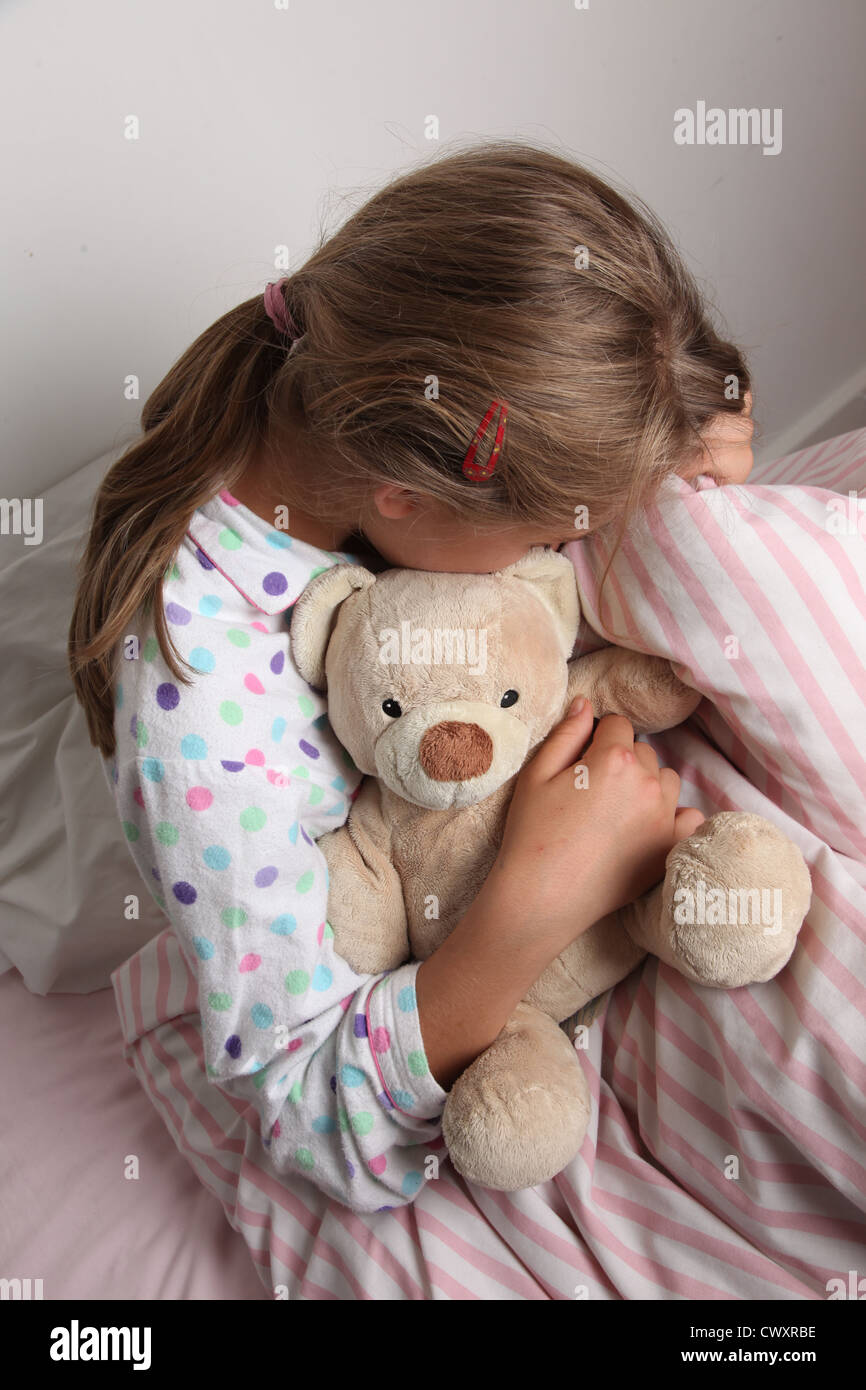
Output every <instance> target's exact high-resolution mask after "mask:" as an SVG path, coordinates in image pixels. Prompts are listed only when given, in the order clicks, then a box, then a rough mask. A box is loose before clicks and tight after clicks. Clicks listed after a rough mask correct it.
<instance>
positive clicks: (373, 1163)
mask: <svg viewBox="0 0 866 1390" xmlns="http://www.w3.org/2000/svg"><path fill="white" fill-rule="evenodd" d="M367 1167H368V1168H369V1169H370V1172H371V1173H375V1174H376V1177H377V1178H379V1177H381V1176H382V1174H383V1173H384V1171H385V1169H386V1168H387V1167H388V1160H387V1158H386V1157H385V1155H384V1154H377V1155H376V1157H375V1158H371V1159H370V1162H369V1163H368V1164H367ZM380 1210H381V1208H380Z"/></svg>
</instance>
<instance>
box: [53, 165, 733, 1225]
mask: <svg viewBox="0 0 866 1390" xmlns="http://www.w3.org/2000/svg"><path fill="white" fill-rule="evenodd" d="M732 380H735V381H736V382H737V383H738V386H739V390H740V392H742V393H744V395H743V399H740V398H738V397H735V398H734V399H729V397H730V396H731V395H732V393H731V391H730V390H729V389H726V388H727V387H728V386H729V384H730V382H731V381H732ZM748 387H749V379H748V374H747V370H746V367H745V364H744V362H743V359H742V357H741V355H740V354H739V352H738V351H737V349H736V348H734V347H733V346H732V345H731V344H729V343H727V342H724V341H722V340H721V339H720V338H719V337H718V336H717V335H716V333H715V331H714V330H713V327H712V326H711V324H710V322H709V319H708V317H707V313H706V310H705V307H704V306H703V304H702V303H701V300H700V296H699V294H698V291H697V289H696V287H695V285H694V283H693V282H692V280H691V278H690V277H689V275H688V273H687V272H686V270H685V269H684V267H683V265H682V264H681V262H680V260H679V259H678V257H677V254H676V252H675V250H674V248H673V246H672V245H671V243H670V241H669V240H668V238H667V237H666V235H665V233H664V231H663V230H662V228H661V227H660V226H659V225H658V223H657V221H656V220H655V219H654V217H653V215H652V214H651V213H650V212H649V211H648V210H646V209H642V208H641V209H638V208H636V207H633V206H631V205H630V204H629V203H628V202H627V201H626V200H625V199H624V198H623V197H622V196H620V195H619V194H618V193H616V192H614V191H613V190H612V189H611V188H610V187H608V186H607V185H606V184H605V183H604V182H602V180H600V179H599V178H598V177H596V176H595V175H594V174H592V173H590V172H588V171H587V170H585V169H583V168H581V167H580V166H579V165H577V164H574V163H572V162H570V161H568V160H567V159H565V158H563V157H561V156H559V155H557V154H553V153H549V152H546V151H544V150H540V149H535V148H530V147H527V146H524V145H522V144H520V143H511V142H501V143H491V144H485V145H482V146H481V147H478V148H473V149H469V150H468V151H465V152H462V153H458V154H452V155H449V156H446V157H442V158H438V159H436V160H434V161H432V162H431V163H429V164H427V165H426V166H423V167H421V168H419V169H417V170H416V171H414V172H412V173H410V174H409V175H407V176H405V177H401V178H398V179H396V180H395V181H394V182H392V183H391V184H390V185H388V186H387V187H385V188H384V189H383V190H382V191H381V192H379V193H378V194H377V195H376V196H375V197H373V198H372V199H371V200H370V201H369V202H368V203H367V204H366V205H365V206H364V207H362V208H361V209H360V211H358V212H357V213H356V214H355V215H354V216H353V217H351V218H350V219H349V221H348V222H347V223H346V224H345V225H344V226H343V228H342V229H341V230H340V231H339V232H338V233H337V234H336V235H334V236H332V237H331V238H330V239H329V240H327V241H325V242H324V243H323V244H322V245H320V247H319V248H318V250H317V251H316V252H315V253H314V255H312V256H311V258H310V259H309V261H308V262H307V263H306V264H305V265H304V266H303V267H302V269H300V270H299V271H298V272H297V273H296V274H294V275H292V276H289V277H288V278H287V280H285V281H281V282H280V283H279V284H278V285H271V286H269V287H268V289H267V291H266V292H265V295H264V296H260V295H257V296H255V297H254V298H253V299H250V300H248V301H246V302H245V303H243V304H241V305H239V306H238V307H237V308H235V309H233V310H231V311H230V312H229V313H227V314H225V315H224V316H223V317H222V318H221V319H220V320H219V321H218V322H217V323H215V324H214V325H213V326H212V327H211V328H209V329H208V330H207V331H206V332H204V333H203V334H202V335H201V337H200V338H199V339H197V341H196V342H195V343H194V344H193V345H192V346H191V347H190V348H189V349H188V351H187V352H186V353H185V354H184V355H183V356H182V357H181V359H180V360H179V362H178V363H177V364H176V365H175V366H174V367H173V368H172V370H171V371H170V372H169V374H168V376H167V377H166V378H165V380H164V381H162V382H161V383H160V385H159V386H158V387H157V388H156V390H155V391H154V392H153V394H152V396H151V397H150V399H149V400H148V402H147V404H146V406H145V409H144V412H143V416H142V423H143V427H144V433H143V436H142V438H141V439H140V440H139V441H138V442H137V443H135V444H134V445H132V446H131V447H130V448H129V449H128V450H127V451H126V453H125V454H124V455H123V457H122V458H120V459H119V460H118V461H117V462H116V463H115V464H114V466H113V467H112V468H111V470H110V471H109V473H108V475H107V476H106V478H105V481H104V482H103V484H102V487H101V489H100V491H99V494H98V497H97V500H96V506H95V513H94V518H93V524H92V529H91V533H90V538H89V543H88V546H87V550H86V553H85V556H84V559H83V563H82V567H81V577H80V583H79V588H78V594H77V598H76V603H75V611H74V615H73V619H72V625H71V630H70V662H71V668H72V671H73V676H74V681H75V687H76V691H77V694H78V698H79V699H80V700H81V702H82V704H83V706H84V708H85V711H86V714H87V718H88V722H89V728H90V732H91V737H92V740H93V742H94V744H95V745H96V746H97V747H98V748H99V749H100V751H101V753H102V754H103V756H104V758H105V760H106V767H107V770H108V771H109V775H110V777H111V780H112V784H113V787H114V791H115V795H116V799H117V804H118V810H119V814H120V817H121V819H122V821H123V824H124V830H125V833H126V836H127V839H128V842H129V845H130V849H131V851H132V854H133V857H134V858H135V861H136V863H137V865H138V868H139V870H140V872H141V874H142V875H143V877H144V878H145V880H146V881H147V883H148V885H149V886H150V888H151V890H152V891H153V892H154V894H155V896H156V898H157V901H158V902H159V903H160V905H161V906H162V907H163V908H164V910H165V912H166V913H167V915H168V917H169V919H170V921H171V925H172V928H173V930H174V932H175V933H176V936H177V939H178V941H179V943H180V946H181V948H182V951H183V954H184V956H185V957H186V958H187V960H188V962H189V964H190V967H191V968H192V969H193V970H194V971H195V974H196V978H197V982H198V1008H199V1011H200V1014H201V1022H202V1032H203V1040H204V1056H205V1064H206V1071H207V1076H208V1078H209V1079H210V1081H211V1082H212V1083H214V1084H216V1085H218V1086H220V1087H222V1088H223V1089H224V1090H225V1091H227V1092H228V1093H229V1094H231V1095H234V1096H238V1097H241V1098H244V1099H245V1100H247V1101H249V1102H250V1103H251V1105H252V1106H254V1107H255V1109H256V1110H257V1111H258V1114H259V1116H260V1133H261V1136H262V1142H263V1144H264V1146H265V1149H266V1150H267V1158H268V1161H269V1162H270V1163H271V1165H272V1166H273V1168H274V1170H275V1171H276V1172H278V1173H280V1174H282V1175H284V1176H285V1177H286V1178H287V1180H288V1178H289V1176H290V1175H302V1176H306V1177H307V1178H309V1180H310V1181H312V1182H314V1183H316V1184H317V1185H318V1186H319V1187H320V1188H322V1189H323V1190H324V1191H325V1192H327V1193H328V1194H329V1195H330V1196H332V1197H334V1198H336V1199H337V1200H338V1201H341V1202H343V1203H345V1204H346V1205H347V1206H349V1207H353V1208H354V1209H356V1210H361V1211H372V1210H382V1209H386V1208H389V1207H393V1206H395V1205H400V1204H405V1203H406V1202H410V1201H411V1200H412V1199H413V1198H414V1197H415V1196H416V1195H417V1193H418V1191H419V1190H420V1188H421V1187H422V1185H423V1183H424V1182H425V1181H426V1180H427V1176H428V1173H429V1172H430V1171H431V1170H430V1168H429V1166H428V1165H427V1164H426V1161H425V1160H426V1158H427V1157H428V1156H429V1153H430V1150H431V1148H435V1147H436V1145H437V1143H440V1144H441V1138H440V1137H439V1136H438V1125H439V1119H440V1117H441V1112H442V1107H443V1105H444V1103H445V1099H446V1096H447V1091H448V1088H449V1087H450V1086H451V1085H452V1084H453V1082H454V1080H455V1078H456V1077H457V1076H458V1075H459V1073H460V1072H461V1071H462V1070H464V1069H465V1068H466V1067H467V1066H468V1065H469V1064H470V1062H471V1061H472V1060H473V1059H474V1058H475V1057H477V1056H478V1055H479V1054H480V1053H481V1052H482V1051H483V1050H484V1049H485V1048H486V1047H487V1046H489V1044H490V1043H491V1042H492V1041H493V1039H494V1038H495V1037H496V1036H497V1034H498V1033H499V1031H500V1030H501V1028H502V1027H503V1025H504V1024H505V1022H506V1021H507V1019H508V1018H509V1016H510V1015H511V1013H512V1012H513V1010H514V1008H515V1006H516V1005H517V1003H518V1002H519V1001H520V999H521V998H522V997H523V995H524V994H525V993H526V991H527V989H528V988H529V987H530V985H531V984H532V983H533V982H534V981H535V979H536V978H537V977H538V976H539V975H540V974H541V972H542V971H543V970H544V969H545V967H546V966H547V965H548V964H549V963H550V961H552V960H553V959H554V958H555V957H556V956H557V955H558V954H559V953H560V951H562V950H563V949H564V947H565V946H566V945H567V944H568V943H569V942H570V941H571V940H573V939H574V937H575V936H576V935H578V934H579V933H580V932H581V931H583V930H585V929H586V928H587V927H589V926H590V925H591V924H592V923H593V922H594V921H595V920H596V919H597V918H599V917H601V916H602V915H603V914H604V913H606V912H608V911H610V910H612V909H613V908H615V907H617V906H620V905H621V904H623V903H625V902H627V901H628V900H630V899H631V898H633V897H634V896H636V895H637V894H639V893H641V892H643V891H644V890H645V889H646V888H648V887H649V886H650V885H651V884H652V883H653V882H654V881H656V880H657V879H658V878H660V877H661V874H662V871H663V864H664V859H665V856H666V855H667V853H668V851H669V849H670V848H671V846H672V845H673V844H674V843H675V842H676V841H677V840H678V839H680V838H681V837H683V836H685V835H688V834H691V833H692V831H693V830H694V829H695V828H696V826H697V825H698V824H699V823H700V821H701V820H702V816H701V814H700V813H699V812H698V811H696V810H693V809H689V808H685V809H680V810H677V806H676V803H677V795H678V789H679V778H678V777H677V776H676V774H675V773H673V772H672V771H670V770H669V769H660V768H659V766H658V761H657V758H656V756H655V754H654V753H653V751H652V750H651V749H650V748H649V747H648V746H647V745H645V744H642V743H635V740H634V733H633V730H632V728H631V726H630V725H629V724H628V722H627V721H626V720H624V719H619V718H613V717H611V718H607V719H603V720H601V722H600V724H599V725H598V728H597V730H596V732H595V736H594V737H592V730H593V715H592V709H591V708H590V707H589V706H588V705H587V704H586V703H585V702H583V703H581V702H576V703H575V706H574V707H573V709H572V710H571V712H570V715H569V717H568V718H566V719H565V720H564V721H563V723H562V724H561V725H560V726H559V727H558V728H557V729H556V730H554V732H553V733H552V734H551V736H550V737H549V738H548V739H547V741H546V742H545V743H544V745H543V746H542V747H541V749H540V750H539V751H538V753H537V754H536V756H535V757H534V759H533V760H532V761H531V763H530V764H529V765H528V766H527V768H526V769H525V770H524V772H523V773H522V775H521V776H520V778H519V779H518V782H517V786H516V792H515V795H514V799H513V803H512V806H511V810H510V814H509V818H508V823H507V827H506V833H505V837H504V842H503V845H502V848H501V850H500V853H499V856H498V858H497V861H496V864H495V867H494V869H493V871H492V872H491V874H490V875H489V877H488V880H487V882H486V884H485V885H484V887H483V889H482V890H481V892H480V893H479V895H478V897H477V899H476V900H475V902H474V904H473V906H472V908H471V909H470V911H469V912H468V913H467V915H466V917H465V918H464V919H463V921H462V922H461V923H460V925H459V926H458V927H457V929H456V930H455V931H454V932H453V933H452V935H451V936H450V937H449V938H448V940H447V941H446V942H445V943H444V945H443V946H442V947H440V949H439V950H438V951H436V952H435V954H434V955H433V956H431V957H430V958H429V959H428V960H427V961H425V962H424V963H423V964H420V965H419V964H417V963H411V964H408V965H405V966H402V967H400V968H398V969H397V970H394V971H392V972H389V973H388V974H386V975H383V976H380V977H370V976H359V975H356V974H354V973H353V972H352V971H351V970H350V969H349V967H348V966H347V965H346V963H345V962H343V961H342V960H341V959H340V958H339V957H338V956H336V955H335V953H334V951H333V948H332V937H331V933H330V929H329V928H328V926H327V921H326V913H327V885H326V876H325V872H324V860H323V858H322V855H321V852H320V851H319V849H318V848H317V846H316V839H317V838H318V836H320V835H321V834H323V833H324V832H325V831H326V830H329V829H332V828H333V827H335V826H337V825H339V824H341V823H342V822H343V821H344V819H345V817H346V814H347V807H348V802H349V800H350V799H351V796H352V794H353V792H354V791H355V789H356V787H357V785H358V774H357V773H356V772H355V770H354V769H353V768H352V767H351V765H350V764H349V763H348V761H347V759H346V757H345V755H344V754H342V752H341V750H340V748H339V747H338V746H337V745H336V743H335V740H334V738H333V736H332V734H331V733H330V731H329V729H328V725H327V718H326V714H325V703H324V701H323V699H322V697H321V696H320V695H319V694H317V693H316V692H315V691H312V690H311V689H309V687H307V686H305V685H304V683H303V681H302V680H301V678H300V676H299V675H298V673H297V672H296V670H295V668H294V666H293V663H292V658H291V652H290V645H289V634H288V624H289V622H290V619H291V609H292V604H293V602H294V600H295V599H296V598H297V596H298V595H299V593H300V592H301V590H302V589H303V587H304V585H305V583H306V582H307V580H308V579H309V577H310V575H311V574H313V573H315V572H316V571H317V570H318V569H319V568H321V567H323V566H329V565H332V564H335V563H338V562H340V561H345V560H346V559H351V558H352V554H348V555H347V554H345V553H340V552H344V551H346V550H347V549H348V550H350V551H351V552H353V554H357V553H358V552H359V550H360V549H361V548H363V547H367V548H368V550H369V549H372V550H373V552H374V554H375V555H376V556H378V557H381V559H379V560H378V564H379V565H380V566H381V564H382V563H383V562H384V563H387V564H390V565H398V566H411V567H415V568H424V569H430V570H448V571H454V572H467V573H468V572H484V571H490V570H495V569H499V568H501V567H503V566H505V565H507V564H510V563H511V562H513V561H514V560H516V559H518V558H519V557H520V556H521V555H522V554H524V553H525V551H526V550H527V549H529V547H531V546H533V545H539V544H547V545H550V546H554V547H556V546H559V545H560V544H562V543H563V542H565V541H566V540H570V539H574V537H575V529H574V527H575V516H576V515H577V509H578V507H586V508H587V509H588V516H589V520H590V527H591V528H593V529H594V528H597V527H600V526H604V525H608V524H611V523H613V522H614V521H617V522H618V523H619V526H620V534H621V533H622V530H624V528H625V525H626V524H627V522H628V520H629V519H630V517H631V516H632V514H633V512H634V510H635V509H636V508H637V507H639V506H640V505H641V504H642V503H643V502H645V501H647V500H648V499H649V498H650V497H651V496H652V495H653V493H654V490H655V489H656V488H657V487H658V485H659V484H660V482H661V481H662V479H663V478H664V477H665V476H666V475H668V474H669V473H671V472H673V471H679V472H680V473H682V474H683V475H684V476H688V477H693V476H695V475H697V474H699V473H708V472H710V473H712V474H713V475H714V476H715V478H716V481H718V482H726V481H741V480H742V479H743V478H745V476H746V475H747V473H748V469H749V466H750V454H749V449H748V438H749V435H750V422H749V421H748V418H747V417H748V405H749V398H748V394H747V393H748ZM491 399H496V400H500V401H504V402H506V403H507V406H508V429H507V438H505V437H504V436H501V437H502V438H505V442H504V444H503V447H502V450H501V454H500V455H499V457H498V458H497V460H496V464H495V467H493V468H492V469H485V468H484V467H483V466H482V468H481V470H480V471H481V473H482V474H484V473H485V472H487V473H489V476H487V477H484V476H482V477H480V478H478V477H475V478H474V479H473V478H472V477H471V476H467V474H466V473H464V471H463V468H462V464H463V462H464V460H465V458H466V455H467V450H468V448H469V446H470V444H471V442H472V440H473V437H474V435H475V432H476V430H477V428H478V425H479V421H480V420H481V418H482V416H483V415H484V413H485V411H486V409H487V407H488V405H489V403H490V401H491ZM744 422H745V423H744ZM491 434H492V431H491ZM488 439H489V436H488ZM483 452H484V450H483V447H482V449H481V450H479V455H482V456H483ZM476 462H477V463H482V464H483V457H481V456H479V457H478V458H477V459H476ZM365 562H366V563H370V559H369V556H365ZM590 739H591V742H590V743H589V747H588V749H586V745H587V743H588V741H589V740H590ZM584 749H586V751H583V750H584ZM581 756H582V759H583V761H584V762H585V763H586V764H587V765H588V766H589V767H590V768H591V770H592V775H591V777H590V779H589V782H590V788H589V789H588V790H587V791H585V792H584V793H583V794H582V795H581V796H575V795H574V793H573V790H572V774H571V767H572V765H573V763H574V762H575V760H576V759H577V758H578V757H581ZM575 864H583V865H589V866H591V867H590V868H589V869H587V870H585V871H584V872H581V873H578V874H576V873H575V870H574V866H575ZM150 949H151V948H150V947H145V948H144V951H143V952H139V953H138V954H139V957H143V956H146V954H147V952H148V951H149V950H150ZM140 968H141V961H140V960H139V958H138V957H134V958H133V961H132V962H128V963H127V965H126V966H125V967H122V969H121V972H120V973H121V974H122V973H123V971H129V970H132V969H140ZM519 1043H520V1039H519V1038H518V1039H517V1043H516V1045H519ZM262 1158H263V1160H264V1158H265V1155H264V1154H263V1155H262ZM433 1170H434V1171H435V1165H433Z"/></svg>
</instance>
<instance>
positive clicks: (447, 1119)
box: [442, 1006, 591, 1192]
mask: <svg viewBox="0 0 866 1390" xmlns="http://www.w3.org/2000/svg"><path fill="white" fill-rule="evenodd" d="M521 1007H525V1006H521ZM533 1012H536V1011H534V1010H533ZM538 1017H539V1018H541V1019H542V1022H543V1025H547V1024H549V1025H550V1030H548V1029H547V1027H546V1026H542V1027H541V1028H535V1027H533V1026H532V1025H531V1024H530V1026H529V1027H527V1028H520V1027H518V1028H516V1029H514V1030H513V1031H511V1032H510V1033H508V1032H507V1031H506V1030H505V1029H504V1030H503V1032H502V1033H500V1035H499V1037H498V1038H497V1039H496V1041H495V1042H494V1043H492V1044H491V1046H490V1047H489V1048H488V1049H487V1050H486V1052H483V1053H482V1054H481V1056H480V1057H479V1058H477V1059H476V1061H475V1062H473V1064H472V1066H471V1067H469V1068H468V1070H467V1071H465V1072H464V1073H463V1074H462V1076H460V1077H458V1079H457V1081H456V1082H455V1083H454V1085H453V1087H452V1088H451V1091H450V1093H449V1096H448V1100H447V1101H446V1103H445V1109H444V1111H443V1114H442V1135H443V1138H444V1139H445V1143H446V1145H447V1148H448V1155H449V1157H450V1159H451V1162H452V1164H453V1165H454V1167H455V1168H456V1170H457V1172H458V1173H461V1174H462V1176H463V1177H464V1178H466V1179H467V1180H468V1181H469V1182H474V1183H478V1184H479V1185H480V1186H482V1187H489V1188H494V1189H496V1190H498V1191H502V1192H518V1191H520V1190H521V1189H522V1188H525V1187H535V1186H536V1185H537V1184H538V1183H541V1182H547V1181H548V1180H549V1179H550V1178H553V1177H555V1176H556V1174H557V1173H560V1172H562V1169H563V1168H565V1167H566V1166H567V1164H569V1163H570V1162H571V1161H572V1159H573V1158H574V1156H575V1155H576V1153H577V1152H578V1150H579V1149H580V1146H581V1144H582V1143H583V1140H584V1136H585V1134H586V1130H587V1126H588V1124H589V1117H590V1112H591V1101H590V1094H589V1087H588V1085H587V1083H586V1079H585V1077H584V1075H583V1071H582V1069H581V1066H580V1062H579V1060H578V1057H577V1054H576V1052H575V1050H574V1047H573V1045H572V1044H571V1043H570V1042H569V1040H568V1038H567V1037H566V1035H565V1033H564V1032H563V1031H562V1029H561V1028H559V1027H558V1026H557V1025H556V1024H555V1023H553V1021H552V1020H551V1019H549V1018H547V1019H544V1017H543V1016H542V1015H538ZM507 1027H508V1025H506V1028H507ZM554 1035H556V1036H554Z"/></svg>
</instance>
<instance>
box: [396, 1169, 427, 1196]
mask: <svg viewBox="0 0 866 1390" xmlns="http://www.w3.org/2000/svg"><path fill="white" fill-rule="evenodd" d="M423 1181H424V1179H423V1177H422V1176H421V1174H420V1173H418V1172H416V1171H415V1170H414V1169H413V1170H412V1172H411V1173H407V1174H406V1176H405V1177H404V1178H403V1181H402V1183H401V1184H400V1188H401V1191H402V1193H403V1196H404V1197H414V1196H415V1193H416V1192H417V1191H418V1188H419V1187H420V1186H421V1184H422V1182H423Z"/></svg>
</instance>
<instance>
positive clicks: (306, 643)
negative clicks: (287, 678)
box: [290, 565, 376, 690]
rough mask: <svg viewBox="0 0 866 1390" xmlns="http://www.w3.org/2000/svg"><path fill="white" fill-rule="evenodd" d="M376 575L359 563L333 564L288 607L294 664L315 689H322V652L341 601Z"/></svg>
mask: <svg viewBox="0 0 866 1390" xmlns="http://www.w3.org/2000/svg"><path fill="white" fill-rule="evenodd" d="M375 582H376V576H375V575H374V574H371V573H370V571H369V570H365V569H364V568H363V567H362V566H361V565H334V566H333V567H332V568H331V569H327V570H325V571H324V573H323V574H319V575H317V576H316V578H315V579H313V580H312V581H311V582H310V583H309V584H308V585H307V587H306V589H305V590H304V592H303V593H302V594H301V597H300V598H299V599H298V601H297V603H296V604H295V606H294V608H293V609H292V626H291V632H290V638H291V643H292V656H293V657H294V659H295V665H296V666H297V668H298V670H299V671H300V673H301V675H302V676H303V678H304V680H305V681H307V682H308V684H309V685H312V686H313V687H314V689H316V690H325V689H326V686H327V681H326V678H325V654H326V652H327V650H328V643H329V642H330V640H331V633H332V632H333V631H334V624H335V623H336V621H337V615H338V614H339V611H340V607H341V605H342V604H343V603H344V602H345V601H346V599H347V598H349V596H350V595H351V594H354V593H355V592H356V591H357V590H359V589H369V587H370V585H371V584H375Z"/></svg>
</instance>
